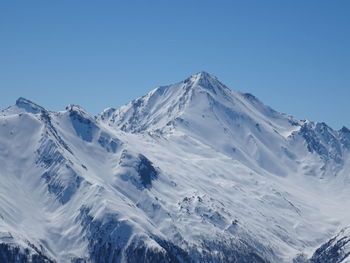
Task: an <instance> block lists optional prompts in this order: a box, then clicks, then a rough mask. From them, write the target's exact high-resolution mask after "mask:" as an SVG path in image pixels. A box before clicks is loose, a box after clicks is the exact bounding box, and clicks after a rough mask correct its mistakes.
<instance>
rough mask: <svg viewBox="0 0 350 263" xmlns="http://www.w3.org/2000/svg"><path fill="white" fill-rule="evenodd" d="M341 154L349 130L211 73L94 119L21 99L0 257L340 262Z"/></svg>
mask: <svg viewBox="0 0 350 263" xmlns="http://www.w3.org/2000/svg"><path fill="white" fill-rule="evenodd" d="M349 150H350V131H349V129H347V128H346V127H344V128H342V129H341V130H339V131H335V130H332V129H331V128H330V127H329V126H327V125H326V124H324V123H314V122H310V121H299V120H295V119H294V118H292V117H291V116H288V115H285V114H281V113H278V112H276V111H274V110H273V109H271V108H270V107H268V106H266V105H264V104H263V103H261V102H260V101H259V100H258V99H257V98H255V97H254V96H253V95H251V94H247V93H241V92H237V91H232V90H230V89H229V88H227V87H226V86H225V85H224V84H222V83H221V82H220V81H219V80H218V79H217V78H216V77H215V76H213V75H211V74H209V73H206V72H200V73H198V74H195V75H193V76H191V77H189V78H187V79H186V80H184V81H182V82H179V83H177V84H174V85H168V86H163V87H159V88H157V89H154V90H152V91H151V92H150V93H148V94H147V95H145V96H144V97H142V98H139V99H136V100H134V101H132V102H130V103H128V104H127V105H125V106H123V107H121V108H120V109H113V108H109V109H106V110H105V111H103V112H102V113H101V114H100V115H98V116H97V117H95V118H94V117H92V116H90V115H89V114H88V113H87V112H86V111H84V109H82V108H81V107H79V106H77V105H69V106H67V108H66V109H65V110H64V111H60V112H51V111H48V110H46V109H44V108H42V107H41V106H39V105H36V104H35V103H33V102H31V101H29V100H26V99H23V98H20V99H18V100H17V102H16V104H15V105H14V106H11V107H9V108H7V109H5V110H3V111H2V112H1V113H0V167H2V169H1V170H0V179H1V180H0V195H1V198H0V261H1V262H293V260H294V261H295V262H308V261H310V262H327V261H325V260H328V258H327V257H329V258H330V259H331V258H334V255H335V254H334V253H333V252H332V251H334V248H339V247H341V253H340V252H339V255H341V256H337V260H338V261H334V262H345V261H343V259H344V260H345V258H346V257H345V256H344V255H347V253H348V246H347V245H346V244H347V243H344V242H343V240H347V239H343V238H342V237H347V236H348V234H347V232H346V231H345V232H344V231H342V232H341V229H343V228H346V227H347V226H349V225H350V224H349V220H350V214H349V213H348V212H347V210H346V209H344V208H346V207H347V206H348V205H349V201H348V195H349V190H348V189H349V187H348V185H349V183H350V181H349V171H350V158H349ZM338 233H340V234H338ZM334 236H336V238H335V239H332V238H333V237H334ZM329 251H331V252H332V253H331V252H329ZM337 255H338V254H337ZM322 260H323V261H322ZM332 260H333V259H332ZM334 260H335V259H334ZM329 262H333V261H329Z"/></svg>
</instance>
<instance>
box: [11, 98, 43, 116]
mask: <svg viewBox="0 0 350 263" xmlns="http://www.w3.org/2000/svg"><path fill="white" fill-rule="evenodd" d="M16 106H17V107H19V108H21V109H24V110H25V111H27V112H30V113H34V114H37V113H41V112H43V111H45V109H44V108H43V107H41V106H39V105H38V104H36V103H34V102H32V101H30V100H28V99H25V98H23V97H19V98H18V99H17V100H16Z"/></svg>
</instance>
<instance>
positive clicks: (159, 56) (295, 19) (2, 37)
mask: <svg viewBox="0 0 350 263" xmlns="http://www.w3.org/2000/svg"><path fill="white" fill-rule="evenodd" d="M202 70H205V71H208V72H210V73H212V74H214V75H216V76H218V77H219V79H220V80H221V81H222V82H223V83H225V84H226V85H227V86H229V87H230V88H231V89H235V90H241V91H245V92H250V93H252V94H254V95H255V96H257V97H258V98H259V99H260V100H262V101H263V102H264V103H265V104H268V105H270V106H272V107H273V108H275V109H276V110H278V111H281V112H285V113H288V114H291V115H294V116H295V117H297V118H299V119H311V120H315V121H325V122H326V123H328V124H329V125H331V126H332V127H334V128H337V129H339V128H341V127H342V126H343V125H345V126H347V127H350V111H349V108H350V107H349V104H350V1H348V0H328V1H324V0H274V1H272V0H255V1H253V0H241V1H235V0H227V1H224V0H223V1H220V0H218V1H206V0H201V1H199V0H176V1H170V0H159V1H153V0H147V1H103V0H101V1H97V0H94V1H89V0H81V1H79V0H74V1H72V0H69V1H68V0H60V1H53V0H52V1H50V0H41V1H40V0H31V1H19V0H7V1H6V0H3V1H1V2H0V108H5V107H7V106H9V105H12V104H14V102H15V100H16V99H17V98H18V97H20V96H23V97H26V98H28V99H31V100H33V101H34V102H36V103H38V104H40V105H42V106H44V107H47V108H48V109H51V110H61V109H64V107H65V106H66V105H67V104H70V103H75V104H79V105H81V106H82V107H84V108H85V109H86V110H87V111H88V112H90V113H91V114H96V113H98V112H100V111H101V110H102V109H104V108H106V107H108V106H113V107H118V106H121V105H122V104H125V103H127V102H128V101H130V100H132V99H134V98H136V97H139V96H141V95H144V94H145V93H147V92H148V91H149V90H151V89H153V88H155V87H157V86H159V85H165V84H170V83H173V82H177V81H180V80H183V79H184V78H186V77H187V76H189V75H191V74H194V73H196V72H199V71H202Z"/></svg>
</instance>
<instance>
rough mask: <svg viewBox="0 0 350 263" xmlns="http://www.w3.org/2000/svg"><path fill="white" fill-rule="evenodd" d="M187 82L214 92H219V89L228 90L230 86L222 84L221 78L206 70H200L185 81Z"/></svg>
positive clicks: (193, 86)
mask: <svg viewBox="0 0 350 263" xmlns="http://www.w3.org/2000/svg"><path fill="white" fill-rule="evenodd" d="M184 83H185V84H187V85H188V86H191V87H192V88H198V87H199V88H202V89H205V90H208V91H212V92H213V93H215V94H216V93H217V91H218V90H227V89H228V88H227V87H226V86H225V85H224V84H222V83H221V82H220V81H219V79H218V78H217V77H216V76H214V75H213V74H210V73H208V72H205V71H201V72H198V73H196V74H194V75H192V76H190V77H189V78H187V79H186V80H185V81H184Z"/></svg>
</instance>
